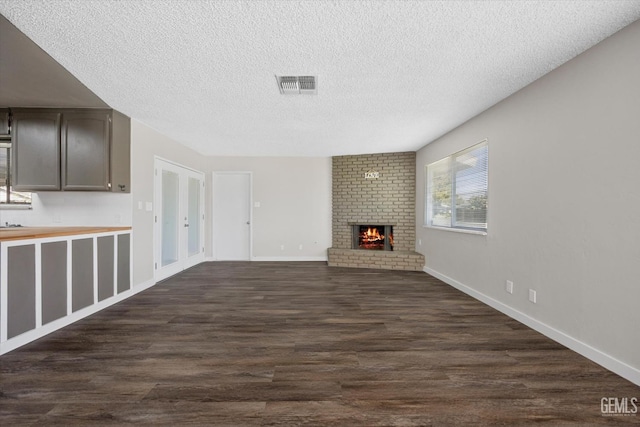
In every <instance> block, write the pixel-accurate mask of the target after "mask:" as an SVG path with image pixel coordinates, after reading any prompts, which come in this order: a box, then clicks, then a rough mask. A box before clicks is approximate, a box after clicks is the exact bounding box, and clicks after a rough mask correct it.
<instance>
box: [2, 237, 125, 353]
mask: <svg viewBox="0 0 640 427" xmlns="http://www.w3.org/2000/svg"><path fill="white" fill-rule="evenodd" d="M131 233H132V231H131V227H11V226H9V227H3V228H0V355H1V354H4V353H6V352H8V351H11V350H13V349H15V348H18V347H20V346H22V345H24V344H26V343H28V342H30V341H33V340H34V339H38V338H40V337H42V336H44V335H46V334H48V333H50V332H53V331H54V330H57V329H60V328H62V327H64V326H66V325H69V324H71V323H73V322H75V321H77V320H79V319H81V318H83V317H86V316H88V315H91V314H93V313H95V312H96V311H98V310H101V309H103V308H105V307H108V306H109V305H112V304H114V303H116V302H118V301H121V300H122V299H124V298H127V297H128V296H130V295H131V294H132V289H131V270H132V269H131Z"/></svg>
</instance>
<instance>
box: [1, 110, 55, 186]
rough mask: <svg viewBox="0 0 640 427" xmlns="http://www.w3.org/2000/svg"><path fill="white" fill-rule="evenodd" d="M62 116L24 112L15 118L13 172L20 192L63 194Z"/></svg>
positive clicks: (13, 120)
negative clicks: (61, 169) (58, 192)
mask: <svg viewBox="0 0 640 427" xmlns="http://www.w3.org/2000/svg"><path fill="white" fill-rule="evenodd" d="M60 117H61V114H60V113H59V112H51V111H29V110H20V111H16V112H14V113H13V115H12V124H11V125H12V126H11V127H12V135H11V168H12V169H11V171H12V175H11V176H12V186H13V189H14V190H17V191H43V190H60Z"/></svg>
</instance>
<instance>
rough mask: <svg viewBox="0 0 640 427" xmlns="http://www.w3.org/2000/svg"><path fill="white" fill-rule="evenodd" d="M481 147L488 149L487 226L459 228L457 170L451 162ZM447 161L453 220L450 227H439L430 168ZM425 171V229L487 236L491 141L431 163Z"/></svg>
mask: <svg viewBox="0 0 640 427" xmlns="http://www.w3.org/2000/svg"><path fill="white" fill-rule="evenodd" d="M481 147H486V155H487V168H486V180H487V185H486V189H485V194H486V208H485V214H486V216H487V222H486V226H485V227H483V228H477V227H469V226H457V225H455V224H456V200H455V199H456V198H455V197H454V196H455V194H456V178H455V169H454V168H453V167H451V162H452V161H453V159H455V158H457V157H460V156H463V155H464V154H466V153H469V152H471V151H474V150H477V149H478V148H481ZM444 161H447V162H448V163H449V165H448V166H447V171H448V172H449V174H450V180H451V195H450V201H451V203H450V205H451V214H450V215H451V218H450V225H449V226H446V225H437V224H435V225H434V224H433V218H432V215H433V207H432V204H433V197H432V194H431V189H430V187H429V184H430V175H431V173H430V172H431V171H430V168H433V167H434V166H435V165H436V164H438V163H441V162H444ZM424 171H425V180H424V182H425V189H424V196H425V200H424V225H423V227H425V228H433V229H437V230H444V231H453V232H458V233H466V234H479V235H483V236H486V235H487V233H488V231H489V221H488V212H489V140H488V139H487V138H485V139H483V140H481V141H479V142H477V143H475V144H473V145H471V146H469V147H467V148H464V149H462V150H460V151H457V152H455V153H453V154H450V155H448V156H446V157H443V158H441V159H439V160H437V161H435V162H431V163H429V164H427V165H425V167H424Z"/></svg>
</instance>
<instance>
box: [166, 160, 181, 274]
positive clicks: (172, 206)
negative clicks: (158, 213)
mask: <svg viewBox="0 0 640 427" xmlns="http://www.w3.org/2000/svg"><path fill="white" fill-rule="evenodd" d="M179 182H180V181H179V176H178V174H177V173H175V172H170V171H167V170H163V171H162V266H163V267H164V266H165V265H169V264H173V263H174V262H177V261H178V232H179V228H178V218H179V217H178V207H179V205H178V202H179V199H178V196H179V192H178V190H179V187H178V185H179Z"/></svg>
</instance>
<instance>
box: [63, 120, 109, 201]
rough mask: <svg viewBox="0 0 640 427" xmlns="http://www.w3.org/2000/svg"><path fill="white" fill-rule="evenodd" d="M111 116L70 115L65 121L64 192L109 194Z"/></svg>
mask: <svg viewBox="0 0 640 427" xmlns="http://www.w3.org/2000/svg"><path fill="white" fill-rule="evenodd" d="M110 129H111V126H110V115H109V112H108V111H95V112H69V113H66V112H65V113H64V115H63V118H62V171H63V173H62V189H63V190H83V191H91V190H94V191H108V190H109V189H110V186H111V185H110V182H109V160H110V159H109V140H110Z"/></svg>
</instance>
